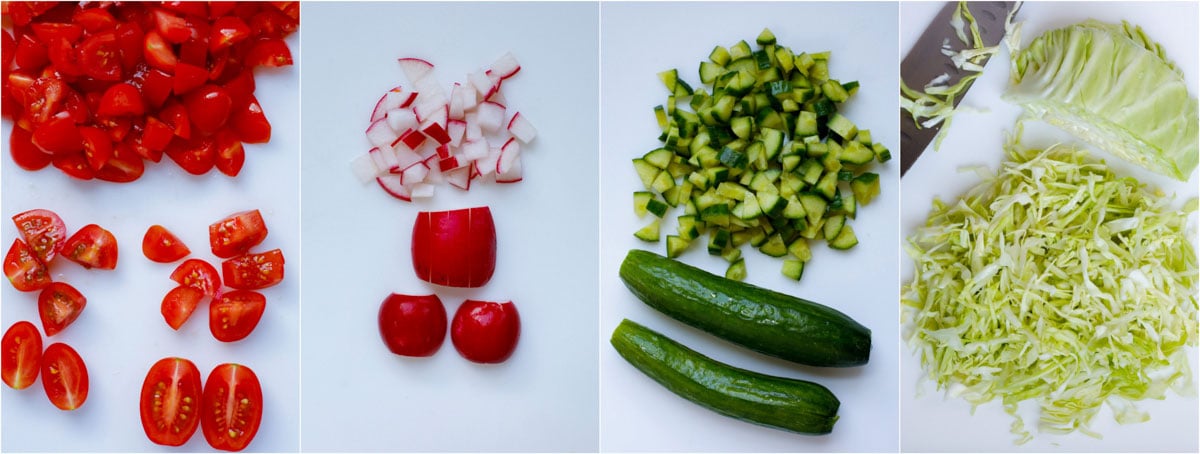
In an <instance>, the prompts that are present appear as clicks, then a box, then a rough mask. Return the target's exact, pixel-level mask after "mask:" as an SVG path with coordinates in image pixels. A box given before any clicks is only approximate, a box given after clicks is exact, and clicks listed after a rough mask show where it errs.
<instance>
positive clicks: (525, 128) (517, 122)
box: [508, 112, 537, 143]
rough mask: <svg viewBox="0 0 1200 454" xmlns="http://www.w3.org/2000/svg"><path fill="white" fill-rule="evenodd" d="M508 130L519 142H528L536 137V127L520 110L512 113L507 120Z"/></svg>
mask: <svg viewBox="0 0 1200 454" xmlns="http://www.w3.org/2000/svg"><path fill="white" fill-rule="evenodd" d="M508 132H509V133H510V134H512V135H513V137H516V138H517V140H520V141H521V143H529V142H530V141H532V140H533V138H534V137H537V129H535V128H534V127H533V123H530V122H529V117H526V116H524V115H521V112H517V113H516V114H513V117H512V119H511V120H509V121H508Z"/></svg>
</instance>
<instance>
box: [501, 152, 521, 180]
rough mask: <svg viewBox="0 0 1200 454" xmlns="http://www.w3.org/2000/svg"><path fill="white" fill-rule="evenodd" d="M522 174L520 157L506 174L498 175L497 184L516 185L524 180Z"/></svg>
mask: <svg viewBox="0 0 1200 454" xmlns="http://www.w3.org/2000/svg"><path fill="white" fill-rule="evenodd" d="M521 173H522V170H521V160H520V159H519V157H518V159H517V160H515V161H513V163H512V165H511V166H509V168H508V169H507V170H506V171H505V172H502V173H497V174H496V182H497V183H516V182H518V181H521V179H522V176H521Z"/></svg>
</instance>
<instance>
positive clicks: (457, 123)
mask: <svg viewBox="0 0 1200 454" xmlns="http://www.w3.org/2000/svg"><path fill="white" fill-rule="evenodd" d="M466 133H467V122H465V121H462V120H450V122H449V123H447V124H446V134H447V135H449V136H450V146H451V147H455V148H458V146H459V145H461V144H462V143H463V141H462V139H463V135H464V134H466Z"/></svg>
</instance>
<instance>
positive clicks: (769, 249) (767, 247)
mask: <svg viewBox="0 0 1200 454" xmlns="http://www.w3.org/2000/svg"><path fill="white" fill-rule="evenodd" d="M758 250H760V251H762V253H763V254H767V255H769V256H771V257H783V256H784V255H787V253H788V251H787V243H784V242H783V237H782V236H780V235H779V233H778V232H776V233H775V234H773V235H771V237H770V238H768V239H767V242H766V243H764V244H763V245H762V246H760V247H759V248H758Z"/></svg>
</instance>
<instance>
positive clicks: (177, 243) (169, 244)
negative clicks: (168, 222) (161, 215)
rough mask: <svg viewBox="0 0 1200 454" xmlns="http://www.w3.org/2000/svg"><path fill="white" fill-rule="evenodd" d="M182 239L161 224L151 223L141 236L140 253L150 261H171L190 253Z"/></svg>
mask: <svg viewBox="0 0 1200 454" xmlns="http://www.w3.org/2000/svg"><path fill="white" fill-rule="evenodd" d="M191 253H192V251H191V249H188V247H187V245H186V244H183V241H181V240H180V239H179V237H176V236H175V234H173V233H171V231H170V230H167V228H166V227H163V226H161V225H157V224H156V225H152V226H150V228H149V229H146V235H145V236H143V237H142V254H144V255H145V256H146V258H148V259H150V260H151V261H154V262H158V263H172V262H174V261H176V260H179V259H181V258H184V257H187V255H188V254H191Z"/></svg>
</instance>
